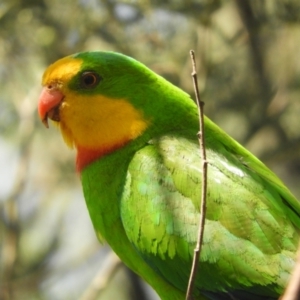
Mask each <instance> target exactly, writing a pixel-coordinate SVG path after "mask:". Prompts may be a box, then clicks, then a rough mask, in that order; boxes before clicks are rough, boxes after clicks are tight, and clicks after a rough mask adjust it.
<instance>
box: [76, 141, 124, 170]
mask: <svg viewBox="0 0 300 300" xmlns="http://www.w3.org/2000/svg"><path fill="white" fill-rule="evenodd" d="M125 144H126V143H125V142H123V143H120V144H115V145H111V146H110V147H107V148H104V147H102V148H98V149H89V148H85V147H81V146H77V156H76V170H77V171H78V172H79V173H81V171H82V170H83V169H84V168H85V167H86V166H88V165H89V164H91V163H93V162H94V161H96V160H98V159H101V158H102V157H103V156H105V155H107V154H110V153H112V152H114V151H116V150H118V149H119V148H121V147H123V146H124V145H125Z"/></svg>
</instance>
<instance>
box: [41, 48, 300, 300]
mask: <svg viewBox="0 0 300 300" xmlns="http://www.w3.org/2000/svg"><path fill="white" fill-rule="evenodd" d="M43 86H44V88H43V90H42V93H41V96H40V99H39V105H38V111H39V116H40V118H41V120H42V121H43V122H44V124H45V125H46V126H47V127H48V119H51V120H53V121H54V122H55V123H57V124H58V126H59V128H60V130H61V133H62V136H63V138H64V140H65V142H66V144H67V145H68V146H70V147H74V148H75V149H76V152H77V157H76V166H77V170H78V172H79V173H80V178H81V182H82V187H83V192H84V197H85V200H86V204H87V208H88V211H89V214H90V217H91V220H92V222H93V226H94V228H95V231H96V234H97V236H98V238H99V240H104V241H106V242H107V243H108V244H109V245H110V246H111V248H112V249H113V251H115V253H116V254H117V255H118V256H119V257H120V259H121V260H122V261H123V262H124V263H125V264H126V265H127V266H128V267H129V268H131V269H132V270H133V271H134V272H136V273H137V274H138V275H140V276H141V277H142V278H143V279H144V280H146V281H147V282H148V283H149V284H150V285H151V286H152V287H153V288H154V289H155V290H156V292H157V293H158V294H159V296H160V297H161V299H164V300H182V299H184V298H185V292H186V288H187V283H188V278H189V274H190V270H191V262H192V257H193V250H194V247H195V243H196V240H197V231H198V220H199V214H200V203H199V202H200V199H201V180H202V167H201V166H202V164H201V156H200V151H199V144H198V138H197V132H198V130H199V125H198V124H199V122H198V113H197V106H196V105H195V103H194V102H193V101H192V100H191V98H190V97H189V95H187V94H186V93H185V92H184V91H182V90H180V89H179V88H177V87H175V86H174V85H172V84H171V83H169V82H168V81H166V80H165V79H163V78H162V77H160V76H159V75H157V74H156V73H154V72H152V71H151V70H150V69H148V68H147V67H146V66H144V65H143V64H141V63H140V62H138V61H136V60H134V59H133V58H130V57H128V56H125V55H122V54H119V53H115V52H100V51H99V52H97V51H96V52H82V53H77V54H74V55H71V56H68V57H65V58H62V59H60V60H58V61H56V62H55V63H54V64H52V65H50V66H49V67H48V68H47V70H46V71H45V73H44V75H43ZM205 137H206V138H205V139H206V141H205V142H206V151H207V160H208V190H207V214H206V223H205V230H204V239H203V246H202V252H201V257H200V270H199V272H198V274H197V278H196V281H195V288H194V293H193V296H194V299H213V300H216V299H218V300H219V299H220V300H221V299H222V300H223V299H243V300H244V299H249V300H250V299H251V300H254V299H264V300H266V299H278V297H279V296H280V295H281V294H282V293H283V291H284V288H285V287H286V285H287V282H288V280H289V278H290V275H291V272H292V270H293V267H294V265H295V259H296V252H297V247H298V242H299V229H300V204H299V202H298V201H297V199H296V198H295V197H294V196H293V195H292V194H291V193H290V192H289V190H288V189H287V188H286V187H285V185H284V184H283V183H282V182H281V181H280V179H278V178H277V177H276V175H275V174H274V173H272V172H271V171H270V170H269V169H268V168H267V167H266V166H265V165H264V164H263V163H262V162H261V161H259V160H258V159H257V158H256V157H254V156H253V155H252V154H251V153H250V152H248V151H247V150H246V149H244V148H243V147H242V146H241V145H239V144H238V143H237V142H236V141H235V140H233V139H232V138H231V137H229V136H228V135H227V134H226V133H225V132H224V131H223V130H221V129H220V128H219V127H218V126H217V125H215V124H214V123H213V122H212V121H210V120H209V119H208V118H205Z"/></svg>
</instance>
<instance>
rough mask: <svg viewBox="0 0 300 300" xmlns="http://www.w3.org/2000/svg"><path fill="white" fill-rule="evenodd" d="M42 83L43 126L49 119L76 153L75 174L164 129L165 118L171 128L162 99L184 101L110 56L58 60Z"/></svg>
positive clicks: (133, 64)
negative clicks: (103, 157) (135, 141)
mask: <svg viewBox="0 0 300 300" xmlns="http://www.w3.org/2000/svg"><path fill="white" fill-rule="evenodd" d="M42 85H43V90H42V92H41V95H40V99H39V105H38V112H39V116H40V118H41V120H42V121H43V123H44V124H45V126H46V127H48V119H51V120H52V121H54V122H55V123H57V125H58V126H59V128H60V130H61V133H62V135H63V138H64V141H65V142H66V144H67V145H68V146H70V147H75V148H76V149H77V169H78V170H79V171H80V170H81V169H82V168H84V167H85V166H86V165H88V164H89V163H91V162H92V161H94V160H95V159H98V158H100V157H101V156H103V155H106V154H109V153H111V152H113V151H115V150H117V149H119V148H121V147H123V146H124V145H126V144H127V143H129V142H131V141H133V140H135V139H137V138H138V137H141V136H143V135H145V136H147V132H149V130H150V128H151V130H159V129H162V128H163V129H164V130H166V127H167V126H168V125H167V123H168V122H167V121H166V120H167V119H168V115H169V116H170V117H169V119H170V120H169V123H170V124H173V123H174V122H175V121H174V120H176V114H175V115H174V113H169V114H168V112H170V111H171V110H172V109H173V110H174V107H173V106H174V105H173V104H172V103H168V101H167V99H171V100H172V99H174V98H178V94H183V95H184V96H185V98H186V94H185V93H184V92H182V91H181V90H180V89H177V88H176V87H175V86H173V85H171V84H170V83H169V82H167V81H166V80H164V79H163V78H162V77H160V76H158V75H157V74H155V73H154V72H152V71H150V70H149V69H148V68H147V67H145V66H144V65H143V64H141V63H139V62H138V61H136V60H134V59H132V58H130V57H128V56H125V55H122V54H119V53H115V52H101V51H96V52H82V53H77V54H74V55H71V56H67V57H65V58H62V59H60V60H58V61H56V62H55V63H53V64H52V65H50V66H49V67H48V68H47V69H46V71H45V73H44V75H43V80H42ZM172 93H176V97H174V96H173V97H172ZM161 99H164V101H161ZM171 102H172V101H171ZM191 103H192V101H191ZM177 111H178V110H177Z"/></svg>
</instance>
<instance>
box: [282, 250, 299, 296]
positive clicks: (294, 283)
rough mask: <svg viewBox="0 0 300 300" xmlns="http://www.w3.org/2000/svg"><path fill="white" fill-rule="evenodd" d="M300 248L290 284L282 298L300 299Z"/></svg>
mask: <svg viewBox="0 0 300 300" xmlns="http://www.w3.org/2000/svg"><path fill="white" fill-rule="evenodd" d="M299 250H300V248H299V249H298V257H297V263H296V266H295V269H294V272H293V275H292V277H291V279H290V281H289V284H288V286H287V288H286V290H285V292H284V294H283V296H282V297H281V298H280V299H281V300H297V299H300V284H299V283H300V251H299Z"/></svg>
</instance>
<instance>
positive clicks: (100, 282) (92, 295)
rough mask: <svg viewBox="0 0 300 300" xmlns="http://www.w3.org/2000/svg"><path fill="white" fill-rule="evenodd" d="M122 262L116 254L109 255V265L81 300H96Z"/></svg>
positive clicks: (98, 275)
mask: <svg viewBox="0 0 300 300" xmlns="http://www.w3.org/2000/svg"><path fill="white" fill-rule="evenodd" d="M121 265H122V264H121V261H120V259H119V258H118V257H117V255H116V254H115V253H114V252H111V253H110V254H109V257H108V258H107V265H106V267H104V268H101V270H100V271H99V272H98V273H97V274H96V276H95V278H94V279H93V281H92V282H91V284H90V285H89V286H88V287H87V289H86V290H85V291H84V293H83V295H82V296H81V297H80V300H95V299H97V297H98V295H99V294H100V293H101V291H102V290H104V289H105V288H106V287H107V285H108V283H109V282H110V281H111V279H112V278H113V277H114V275H115V274H116V272H117V270H118V269H119V267H120V266H121Z"/></svg>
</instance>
